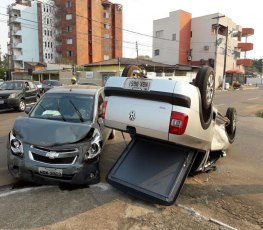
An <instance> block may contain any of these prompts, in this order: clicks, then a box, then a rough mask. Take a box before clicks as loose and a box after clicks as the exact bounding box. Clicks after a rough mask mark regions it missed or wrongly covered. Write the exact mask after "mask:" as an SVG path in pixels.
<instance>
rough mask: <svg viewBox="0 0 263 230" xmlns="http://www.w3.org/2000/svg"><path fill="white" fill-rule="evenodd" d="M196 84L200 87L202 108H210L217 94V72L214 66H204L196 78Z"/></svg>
mask: <svg viewBox="0 0 263 230" xmlns="http://www.w3.org/2000/svg"><path fill="white" fill-rule="evenodd" d="M194 82H195V86H196V87H198V88H199V91H200V94H201V101H202V108H203V109H204V110H207V109H209V107H210V106H211V105H212V102H213V98H214V94H215V72H214V70H213V68H212V67H210V66H204V67H202V68H201V69H200V70H199V71H198V73H197V75H196V78H195V81H194Z"/></svg>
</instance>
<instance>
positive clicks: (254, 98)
mask: <svg viewBox="0 0 263 230" xmlns="http://www.w3.org/2000/svg"><path fill="white" fill-rule="evenodd" d="M258 98H259V97H253V98H250V99H247V101H252V100H256V99H258Z"/></svg>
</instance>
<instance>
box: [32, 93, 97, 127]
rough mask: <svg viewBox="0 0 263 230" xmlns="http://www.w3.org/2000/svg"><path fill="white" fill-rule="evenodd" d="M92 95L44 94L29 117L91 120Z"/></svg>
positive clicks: (70, 120)
mask: <svg viewBox="0 0 263 230" xmlns="http://www.w3.org/2000/svg"><path fill="white" fill-rule="evenodd" d="M93 108H94V96H93V95H85V94H70V95H69V94H51V93H49V94H45V95H44V96H43V97H42V99H41V100H40V101H39V103H38V104H37V105H36V107H35V108H34V110H33V111H32V112H31V114H30V117H34V118H41V119H51V120H61V121H65V122H74V123H82V122H88V121H90V122H91V121H92V120H93Z"/></svg>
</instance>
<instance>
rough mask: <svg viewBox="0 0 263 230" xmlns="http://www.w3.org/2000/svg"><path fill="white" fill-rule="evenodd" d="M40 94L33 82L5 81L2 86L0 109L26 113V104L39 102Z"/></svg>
mask: <svg viewBox="0 0 263 230" xmlns="http://www.w3.org/2000/svg"><path fill="white" fill-rule="evenodd" d="M39 98H40V93H39V90H38V88H37V86H36V85H35V84H34V83H33V82H32V81H27V80H17V81H5V82H4V83H3V84H1V85H0V109H9V108H13V109H15V110H17V111H19V112H21V111H24V110H25V108H26V104H29V103H33V102H36V101H38V99H39Z"/></svg>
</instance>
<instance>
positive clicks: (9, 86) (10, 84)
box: [0, 81, 23, 90]
mask: <svg viewBox="0 0 263 230" xmlns="http://www.w3.org/2000/svg"><path fill="white" fill-rule="evenodd" d="M22 88H23V82H17V81H6V82H4V83H3V84H2V85H0V89H1V90H21V89H22Z"/></svg>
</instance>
